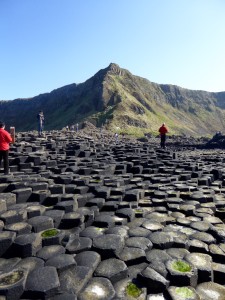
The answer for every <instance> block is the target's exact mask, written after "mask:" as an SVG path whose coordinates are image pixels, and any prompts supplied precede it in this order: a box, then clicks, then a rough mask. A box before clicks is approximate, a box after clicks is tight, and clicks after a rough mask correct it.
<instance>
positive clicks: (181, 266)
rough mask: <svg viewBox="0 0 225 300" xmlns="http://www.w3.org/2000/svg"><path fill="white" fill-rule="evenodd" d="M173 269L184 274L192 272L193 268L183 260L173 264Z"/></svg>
mask: <svg viewBox="0 0 225 300" xmlns="http://www.w3.org/2000/svg"><path fill="white" fill-rule="evenodd" d="M172 268H173V269H174V270H176V271H179V272H183V273H185V272H190V271H191V266H190V265H189V264H188V263H186V262H184V261H182V260H177V261H175V262H174V263H173V264H172Z"/></svg>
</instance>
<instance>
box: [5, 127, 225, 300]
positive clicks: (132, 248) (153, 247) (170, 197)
mask: <svg viewBox="0 0 225 300" xmlns="http://www.w3.org/2000/svg"><path fill="white" fill-rule="evenodd" d="M178 150H179V151H178ZM180 150H181V149H177V150H176V148H175V147H169V148H168V149H166V150H161V149H159V148H158V145H157V144H155V145H150V144H149V143H147V142H145V143H141V142H137V141H135V140H134V139H133V140H131V139H128V138H124V139H121V140H119V142H116V141H115V140H114V138H113V137H110V136H109V135H104V134H95V133H94V134H93V133H92V135H91V133H90V134H87V133H86V134H84V133H71V132H60V131H54V132H46V133H45V136H43V137H41V138H39V137H38V136H37V135H36V134H35V133H19V134H18V136H17V142H16V143H15V144H14V145H12V146H11V150H10V171H11V172H10V174H9V175H3V174H1V175H0V255H1V257H0V299H12V300H14V299H15V300H16V299H82V300H90V299H94V300H98V299H101V300H110V299H114V300H116V299H138V300H140V299H142V300H143V299H148V300H154V299H161V300H169V299H172V300H173V299H174V300H180V299H190V300H191V299H204V300H208V299H225V298H224V295H225V279H224V278H225V276H224V275H225V243H224V241H225V240H224V239H225V225H224V219H225V152H223V151H222V150H213V151H210V150H207V151H204V150H196V149H194V148H193V149H189V150H188V151H186V150H185V149H182V151H180ZM215 295H216V297H217V298H215Z"/></svg>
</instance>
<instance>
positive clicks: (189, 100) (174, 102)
mask: <svg viewBox="0 0 225 300" xmlns="http://www.w3.org/2000/svg"><path fill="white" fill-rule="evenodd" d="M39 110H43V111H44V114H45V118H46V123H45V129H46V130H49V129H61V128H62V127H65V126H66V125H70V124H73V123H77V122H81V121H83V120H89V121H91V122H93V123H94V124H95V125H97V126H102V125H104V126H106V127H107V128H108V129H111V130H113V131H114V130H117V131H121V132H127V133H133V134H136V135H142V134H143V133H146V132H153V133H157V130H158V127H159V126H160V125H161V123H162V122H166V123H167V125H168V126H169V128H170V132H171V133H174V134H182V133H184V134H189V135H206V134H213V133H215V132H216V131H223V128H224V127H225V121H224V120H225V118H224V117H225V92H220V93H210V92H205V91H194V90H188V89H184V88H181V87H178V86H175V85H165V84H157V83H153V82H150V81H149V80H147V79H144V78H141V77H139V76H134V75H132V74H131V73H130V72H129V71H128V70H125V69H121V68H120V67H119V66H118V65H116V64H110V65H109V66H108V67H107V68H105V69H102V70H99V71H98V72H97V73H96V74H95V75H94V76H93V77H91V78H90V79H88V80H87V81H85V82H84V83H81V84H70V85H67V86H64V87H61V88H58V89H55V90H53V91H52V92H51V93H46V94H41V95H39V96H36V97H33V98H29V99H16V100H11V101H0V114H1V118H2V119H3V120H4V121H5V122H7V125H8V126H15V127H16V128H17V131H25V130H33V129H36V128H37V119H36V115H37V113H38V111H39Z"/></svg>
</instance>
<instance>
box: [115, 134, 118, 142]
mask: <svg viewBox="0 0 225 300" xmlns="http://www.w3.org/2000/svg"><path fill="white" fill-rule="evenodd" d="M115 140H116V143H117V142H118V140H119V135H118V133H117V132H116V133H115Z"/></svg>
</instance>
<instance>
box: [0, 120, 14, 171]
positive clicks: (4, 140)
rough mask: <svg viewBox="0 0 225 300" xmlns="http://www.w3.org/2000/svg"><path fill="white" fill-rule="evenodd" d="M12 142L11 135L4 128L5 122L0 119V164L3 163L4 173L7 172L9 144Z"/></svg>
mask: <svg viewBox="0 0 225 300" xmlns="http://www.w3.org/2000/svg"><path fill="white" fill-rule="evenodd" d="M11 142H12V137H11V135H10V134H9V133H8V131H6V130H5V123H4V122H1V121H0V165H1V163H2V159H3V164H4V174H5V175H8V174H9V144H10V143H11Z"/></svg>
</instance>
